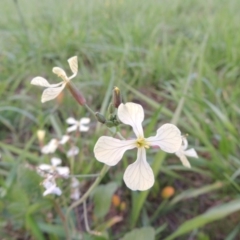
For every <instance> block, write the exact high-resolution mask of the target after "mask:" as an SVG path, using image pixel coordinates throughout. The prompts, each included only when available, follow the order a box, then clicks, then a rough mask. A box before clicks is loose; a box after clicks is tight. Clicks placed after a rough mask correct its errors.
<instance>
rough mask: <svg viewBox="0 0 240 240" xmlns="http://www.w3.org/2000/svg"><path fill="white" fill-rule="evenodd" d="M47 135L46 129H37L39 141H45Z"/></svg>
mask: <svg viewBox="0 0 240 240" xmlns="http://www.w3.org/2000/svg"><path fill="white" fill-rule="evenodd" d="M44 137H45V131H44V130H38V131H37V138H38V141H39V142H43V140H44Z"/></svg>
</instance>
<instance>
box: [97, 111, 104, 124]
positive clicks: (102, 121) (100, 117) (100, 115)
mask: <svg viewBox="0 0 240 240" xmlns="http://www.w3.org/2000/svg"><path fill="white" fill-rule="evenodd" d="M95 116H96V118H97V120H98V121H99V122H100V123H105V122H106V118H105V117H104V116H103V115H102V114H101V113H99V112H96V113H95Z"/></svg>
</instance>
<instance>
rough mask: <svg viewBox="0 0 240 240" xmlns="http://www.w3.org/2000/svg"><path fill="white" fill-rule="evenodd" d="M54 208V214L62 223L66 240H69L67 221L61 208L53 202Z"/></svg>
mask: <svg viewBox="0 0 240 240" xmlns="http://www.w3.org/2000/svg"><path fill="white" fill-rule="evenodd" d="M54 207H55V209H56V212H57V213H58V215H59V217H60V218H61V221H62V223H63V227H64V230H65V233H66V238H67V239H69V231H68V225H67V221H66V220H67V219H66V218H65V216H64V213H63V212H62V209H61V207H60V206H59V204H58V202H57V201H54Z"/></svg>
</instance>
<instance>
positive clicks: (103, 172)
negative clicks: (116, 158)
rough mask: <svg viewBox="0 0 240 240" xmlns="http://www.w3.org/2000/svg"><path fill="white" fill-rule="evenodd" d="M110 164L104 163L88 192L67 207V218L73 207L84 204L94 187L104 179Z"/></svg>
mask: <svg viewBox="0 0 240 240" xmlns="http://www.w3.org/2000/svg"><path fill="white" fill-rule="evenodd" d="M109 168H110V167H109V166H107V165H104V166H103V168H102V170H101V172H100V174H99V176H98V177H97V178H96V180H95V181H94V183H93V184H92V186H91V187H90V188H89V189H88V190H87V192H86V193H85V194H84V195H83V196H82V197H81V198H80V199H79V200H77V201H76V202H74V203H72V204H71V205H70V206H69V208H68V209H67V212H66V218H67V219H68V217H69V215H70V212H71V210H72V209H73V208H75V207H77V206H79V205H80V204H82V203H83V202H84V201H85V200H86V199H87V198H88V196H89V195H90V193H91V192H92V191H93V189H94V188H95V187H96V186H97V185H98V184H99V183H100V181H101V180H102V178H103V177H104V176H105V174H106V173H107V171H108V170H109Z"/></svg>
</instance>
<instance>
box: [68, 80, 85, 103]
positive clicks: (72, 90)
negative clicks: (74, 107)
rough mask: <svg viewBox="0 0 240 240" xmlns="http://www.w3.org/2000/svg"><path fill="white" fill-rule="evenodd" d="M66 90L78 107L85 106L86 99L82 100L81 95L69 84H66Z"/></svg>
mask: <svg viewBox="0 0 240 240" xmlns="http://www.w3.org/2000/svg"><path fill="white" fill-rule="evenodd" d="M67 88H68V90H69V91H70V92H71V94H72V95H73V97H74V98H75V99H76V101H77V102H78V103H79V104H80V105H82V106H84V105H85V104H86V99H85V98H84V96H83V95H82V93H81V92H80V91H79V90H78V89H77V88H76V87H74V86H73V85H72V84H71V83H70V82H68V83H67Z"/></svg>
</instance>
